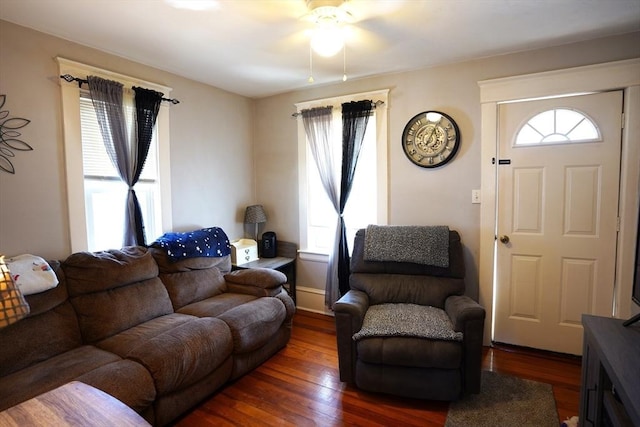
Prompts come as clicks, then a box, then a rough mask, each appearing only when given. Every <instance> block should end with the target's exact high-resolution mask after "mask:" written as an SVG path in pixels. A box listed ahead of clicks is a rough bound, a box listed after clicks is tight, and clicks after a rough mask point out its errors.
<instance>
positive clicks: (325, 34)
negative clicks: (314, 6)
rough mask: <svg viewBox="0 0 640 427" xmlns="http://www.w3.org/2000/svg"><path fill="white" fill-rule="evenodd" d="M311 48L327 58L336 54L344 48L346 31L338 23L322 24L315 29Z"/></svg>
mask: <svg viewBox="0 0 640 427" xmlns="http://www.w3.org/2000/svg"><path fill="white" fill-rule="evenodd" d="M311 48H312V49H313V51H314V52H316V53H317V54H318V55H320V56H324V57H326V58H328V57H331V56H334V55H336V54H337V53H338V52H340V50H342V49H343V48H344V31H343V28H342V27H340V26H337V25H322V26H319V27H318V28H316V29H315V30H314V31H313V35H312V36H311Z"/></svg>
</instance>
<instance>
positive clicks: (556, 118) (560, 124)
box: [515, 108, 601, 146]
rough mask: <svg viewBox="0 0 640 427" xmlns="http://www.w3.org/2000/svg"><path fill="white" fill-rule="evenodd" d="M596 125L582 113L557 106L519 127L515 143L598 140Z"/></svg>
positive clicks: (533, 143)
mask: <svg viewBox="0 0 640 427" xmlns="http://www.w3.org/2000/svg"><path fill="white" fill-rule="evenodd" d="M600 140H601V137H600V132H599V131H598V128H597V127H596V125H595V124H594V123H593V121H591V119H589V118H588V117H587V116H586V115H584V114H583V113H581V112H579V111H576V110H570V109H568V108H557V109H553V110H547V111H543V112H542V113H539V114H536V115H535V116H533V117H532V118H531V119H529V120H528V121H527V123H525V124H524V126H522V128H520V130H519V131H518V133H517V134H516V139H515V145H516V146H518V145H520V146H522V145H550V144H567V143H573V142H595V141H600Z"/></svg>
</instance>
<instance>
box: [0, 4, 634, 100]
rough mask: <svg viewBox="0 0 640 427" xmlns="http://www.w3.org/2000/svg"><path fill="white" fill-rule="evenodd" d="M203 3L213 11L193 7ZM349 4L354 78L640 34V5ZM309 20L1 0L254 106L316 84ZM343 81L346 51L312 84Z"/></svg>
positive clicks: (45, 24)
mask: <svg viewBox="0 0 640 427" xmlns="http://www.w3.org/2000/svg"><path fill="white" fill-rule="evenodd" d="M175 4H179V6H180V7H176V6H175ZM194 4H195V6H196V7H197V8H200V9H203V10H194V8H185V6H192V5H194ZM205 6H208V8H205ZM342 7H343V8H345V9H347V10H348V11H349V12H350V13H351V16H352V22H351V23H349V25H348V29H347V30H348V33H347V42H346V49H345V53H346V74H347V75H348V76H349V79H355V78H360V77H365V76H371V75H377V74H386V73H394V72H400V71H407V70H414V69H420V68H425V67H430V66H435V65H441V64H447V63H454V62H460V61H465V60H469V59H474V58H481V57H487V56H493V55H500V54H505V53H510V52H516V51H523V50H529V49H536V48H540V47H543V46H551V45H560V44H565V43H571V42H576V41H581V40H588V39H593V38H598V37H604V36H609V35H614V34H622V33H627V32H632V31H639V30H640V0H606V1H604V0H348V1H347V2H345V4H344V5H343V6H342ZM308 12H309V10H308V9H307V6H306V2H305V0H0V19H3V20H6V21H10V22H14V23H16V24H19V25H23V26H26V27H30V28H33V29H36V30H38V31H42V32H45V33H48V34H52V35H55V36H58V37H61V38H64V39H67V40H71V41H74V42H77V43H80V44H83V45H86V46H90V47H93V48H96V49H100V50H102V51H106V52H109V53H112V54H115V55H118V56H121V57H124V58H128V59H131V60H134V61H136V62H139V63H143V64H146V65H149V66H152V67H155V68H159V69H162V70H166V71H169V72H172V73H175V74H178V75H181V76H184V77H187V78H190V79H193V80H197V81H200V82H203V83H207V84H209V85H212V86H216V87H218V88H221V89H225V90H228V91H230V92H234V93H237V94H240V95H244V96H247V97H252V98H259V97H264V96H269V95H273V94H277V93H282V92H287V91H290V90H294V89H298V88H304V87H309V86H310V85H311V84H310V83H308V82H307V79H308V78H309V75H310V70H309V37H310V35H309V29H310V28H311V27H312V25H313V24H312V23H311V22H309V20H307V19H303V18H304V17H305V15H306V14H307V13H308ZM6 43H8V41H7V40H2V41H1V42H0V46H2V44H6ZM0 48H1V47H0ZM342 75H343V55H342V52H341V53H339V54H338V55H337V56H335V57H332V58H322V57H319V56H317V55H314V57H313V77H314V83H312V84H314V85H321V84H327V83H333V82H339V81H341V80H342Z"/></svg>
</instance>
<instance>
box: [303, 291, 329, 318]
mask: <svg viewBox="0 0 640 427" xmlns="http://www.w3.org/2000/svg"><path fill="white" fill-rule="evenodd" d="M296 308H297V309H298V310H304V311H310V312H312V313H318V314H326V315H328V316H333V312H332V311H331V310H329V309H328V308H327V307H325V305H324V291H323V290H321V289H316V288H307V287H305V286H297V287H296Z"/></svg>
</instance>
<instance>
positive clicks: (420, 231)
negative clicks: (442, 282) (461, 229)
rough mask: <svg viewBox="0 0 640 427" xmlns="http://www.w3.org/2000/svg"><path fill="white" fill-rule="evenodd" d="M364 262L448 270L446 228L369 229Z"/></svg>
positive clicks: (401, 227) (366, 235)
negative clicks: (404, 263) (388, 262)
mask: <svg viewBox="0 0 640 427" xmlns="http://www.w3.org/2000/svg"><path fill="white" fill-rule="evenodd" d="M364 260H365V261H394V262H412V263H415V264H425V265H432V266H435V267H444V268H447V267H449V227H447V226H444V225H442V226H441V225H438V226H417V225H409V226H401V225H369V226H368V227H367V231H366V233H365V239H364Z"/></svg>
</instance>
